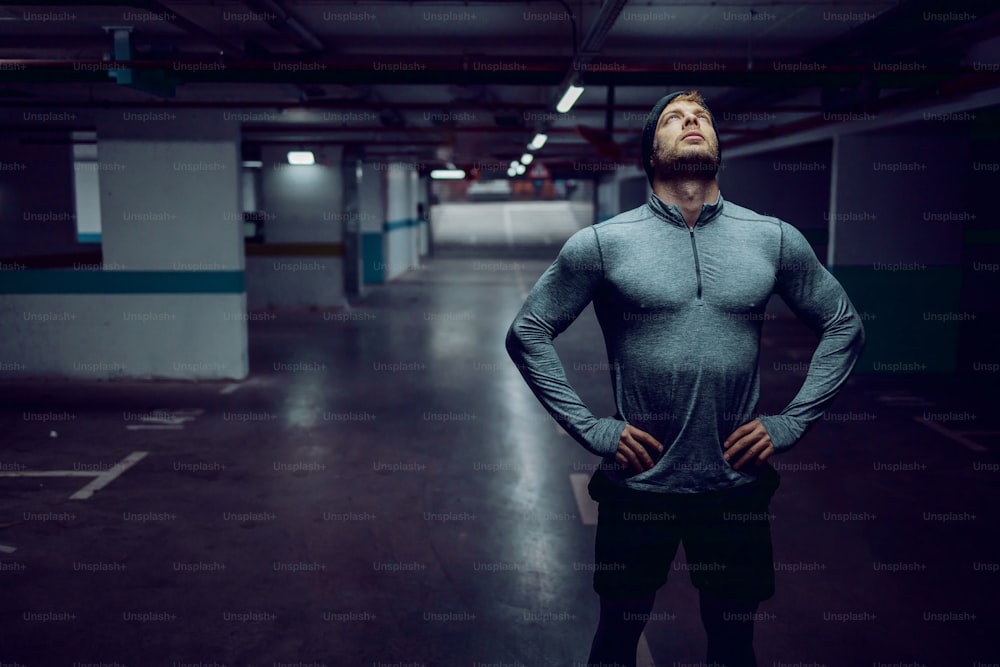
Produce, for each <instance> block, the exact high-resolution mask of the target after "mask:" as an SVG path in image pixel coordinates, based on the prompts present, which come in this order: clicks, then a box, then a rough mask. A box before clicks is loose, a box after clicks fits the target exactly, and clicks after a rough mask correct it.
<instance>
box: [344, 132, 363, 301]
mask: <svg viewBox="0 0 1000 667" xmlns="http://www.w3.org/2000/svg"><path fill="white" fill-rule="evenodd" d="M341 173H342V174H343V179H344V195H343V199H344V201H343V207H344V226H343V230H342V234H343V238H344V241H343V243H344V292H345V293H346V294H348V295H350V296H359V295H360V294H361V291H362V290H361V284H362V276H361V271H362V261H361V216H360V213H361V182H362V178H363V176H364V174H363V172H362V168H361V153H360V150H359V149H357V148H355V147H350V148H348V149H346V150H345V151H344V162H343V165H342V168H341Z"/></svg>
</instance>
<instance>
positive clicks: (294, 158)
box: [288, 151, 316, 164]
mask: <svg viewBox="0 0 1000 667" xmlns="http://www.w3.org/2000/svg"><path fill="white" fill-rule="evenodd" d="M288 164H316V158H315V156H313V152H312V151H288Z"/></svg>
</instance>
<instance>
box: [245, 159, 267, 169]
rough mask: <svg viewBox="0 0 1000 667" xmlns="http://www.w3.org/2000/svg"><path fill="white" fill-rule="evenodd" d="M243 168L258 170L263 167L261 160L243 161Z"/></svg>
mask: <svg viewBox="0 0 1000 667" xmlns="http://www.w3.org/2000/svg"><path fill="white" fill-rule="evenodd" d="M243 166H244V167H250V168H251V169H260V168H261V167H263V166H264V162H263V161H262V160H243Z"/></svg>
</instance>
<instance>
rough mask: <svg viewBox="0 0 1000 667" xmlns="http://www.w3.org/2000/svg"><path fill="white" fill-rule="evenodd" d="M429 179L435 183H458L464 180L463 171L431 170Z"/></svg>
mask: <svg viewBox="0 0 1000 667" xmlns="http://www.w3.org/2000/svg"><path fill="white" fill-rule="evenodd" d="M431 178H433V179H434V180H435V181H459V180H461V179H463V178H465V170H464V169H433V170H431Z"/></svg>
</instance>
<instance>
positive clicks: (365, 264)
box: [361, 232, 385, 284]
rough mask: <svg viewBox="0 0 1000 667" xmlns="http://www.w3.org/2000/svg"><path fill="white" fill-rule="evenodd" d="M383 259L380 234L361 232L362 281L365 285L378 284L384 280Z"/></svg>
mask: <svg viewBox="0 0 1000 667" xmlns="http://www.w3.org/2000/svg"><path fill="white" fill-rule="evenodd" d="M384 264H385V257H384V255H383V249H382V233H381V232H362V234H361V265H362V271H361V273H362V280H363V281H364V282H366V283H369V284H372V283H380V282H382V281H383V280H384V279H385V275H384V271H383V267H384Z"/></svg>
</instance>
